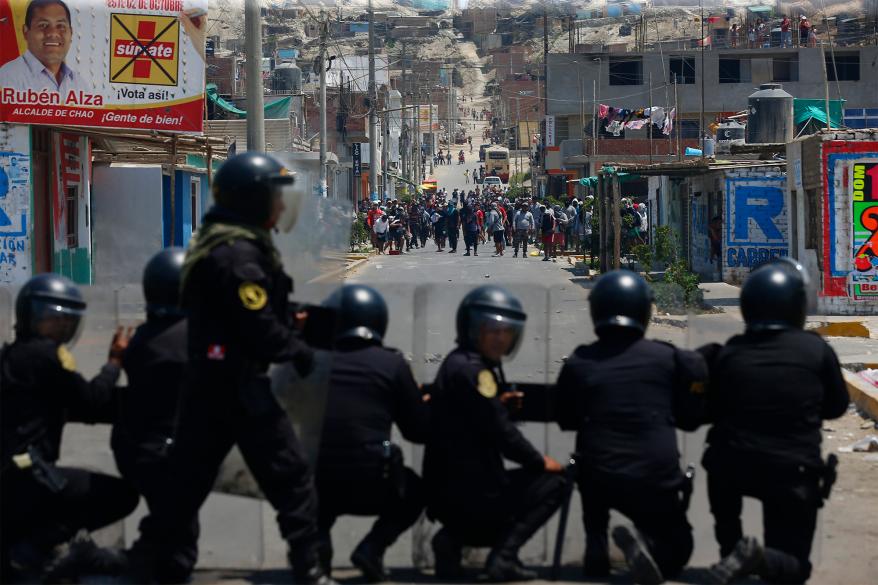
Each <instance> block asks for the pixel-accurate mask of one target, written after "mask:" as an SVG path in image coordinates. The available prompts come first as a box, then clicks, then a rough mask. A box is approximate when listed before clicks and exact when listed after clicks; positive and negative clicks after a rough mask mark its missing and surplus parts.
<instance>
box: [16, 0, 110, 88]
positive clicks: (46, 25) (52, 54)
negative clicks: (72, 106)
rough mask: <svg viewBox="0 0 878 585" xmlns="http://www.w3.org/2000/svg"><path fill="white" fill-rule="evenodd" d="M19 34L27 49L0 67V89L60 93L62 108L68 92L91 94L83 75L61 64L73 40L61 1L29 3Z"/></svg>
mask: <svg viewBox="0 0 878 585" xmlns="http://www.w3.org/2000/svg"><path fill="white" fill-rule="evenodd" d="M22 34H23V35H24V39H25V41H26V43H27V50H26V51H25V52H24V54H22V55H21V56H20V57H18V58H17V59H13V60H12V61H10V62H8V63H6V64H5V65H3V67H0V87H10V88H13V89H16V90H19V91H26V90H33V91H37V92H42V91H43V90H46V91H49V92H55V93H58V94H59V97H58V103H59V104H61V105H63V104H64V103H65V101H66V99H67V96H68V94H69V93H70V92H71V91H74V92H78V91H83V92H86V93H91V92H92V91H93V89H92V88H90V87H88V86H87V85H86V84H85V83H84V80H83V79H82V76H81V75H79V73H77V72H76V71H74V70H73V69H71V68H70V67H69V66H68V65H67V64H66V63H65V62H64V60H65V59H66V58H67V52H68V51H69V50H70V45H71V43H72V40H73V27H72V26H71V24H70V9H69V8H67V5H66V4H64V2H62V1H61V0H31V2H30V4H28V6H27V11H26V12H25V21H24V25H23V26H22ZM77 97H78V96H77Z"/></svg>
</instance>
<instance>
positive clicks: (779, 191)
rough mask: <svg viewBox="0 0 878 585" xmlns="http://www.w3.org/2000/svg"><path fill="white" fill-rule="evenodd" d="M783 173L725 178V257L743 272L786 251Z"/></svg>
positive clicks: (726, 263)
mask: <svg viewBox="0 0 878 585" xmlns="http://www.w3.org/2000/svg"><path fill="white" fill-rule="evenodd" d="M785 191H786V179H785V178H783V177H764V178H735V179H726V210H727V216H726V222H725V223H726V225H725V231H726V238H725V240H726V241H725V244H726V257H725V265H726V267H727V268H729V269H740V270H741V272H742V274H746V273H749V272H750V270H751V269H752V268H754V267H756V266H759V265H760V264H765V263H766V262H769V261H771V260H775V259H776V258H779V257H781V256H787V255H788V254H789V227H788V224H789V221H788V214H787V204H786V200H785Z"/></svg>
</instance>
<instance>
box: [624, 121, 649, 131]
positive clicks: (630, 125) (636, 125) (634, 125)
mask: <svg viewBox="0 0 878 585" xmlns="http://www.w3.org/2000/svg"><path fill="white" fill-rule="evenodd" d="M647 124H649V120H631V121H630V122H627V123H626V124H625V128H626V129H628V130H640V129H641V128H643V127H644V126H646V125H647Z"/></svg>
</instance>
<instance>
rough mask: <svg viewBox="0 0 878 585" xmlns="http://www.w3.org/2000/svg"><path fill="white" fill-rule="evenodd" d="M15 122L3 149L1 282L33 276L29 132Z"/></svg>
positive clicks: (0, 160) (0, 174) (0, 157)
mask: <svg viewBox="0 0 878 585" xmlns="http://www.w3.org/2000/svg"><path fill="white" fill-rule="evenodd" d="M29 134H30V133H29V131H28V128H27V127H25V126H12V127H11V128H10V129H9V132H8V134H7V146H6V147H5V148H3V149H0V284H2V285H4V286H7V285H13V284H24V283H25V282H27V280H28V279H29V278H30V277H31V246H30V235H29V230H28V226H29V225H30V221H31V219H32V218H31V214H30V195H31V172H30V155H29V154H28V153H30V136H29Z"/></svg>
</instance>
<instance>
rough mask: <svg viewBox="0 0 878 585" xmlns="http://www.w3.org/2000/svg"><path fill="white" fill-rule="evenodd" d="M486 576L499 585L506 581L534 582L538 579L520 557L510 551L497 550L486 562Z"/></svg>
mask: <svg viewBox="0 0 878 585" xmlns="http://www.w3.org/2000/svg"><path fill="white" fill-rule="evenodd" d="M485 575H486V576H487V577H488V580H489V581H494V582H497V583H500V582H505V581H533V580H534V579H536V578H537V574H536V571H531V570H529V569H526V568H525V567H524V565H522V564H521V561H520V560H518V556H517V555H516V554H514V553H512V552H510V551H506V550H503V549H499V550H497V549H495V550H492V551H491V554H489V555H488V560H487V561H486V562H485Z"/></svg>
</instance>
